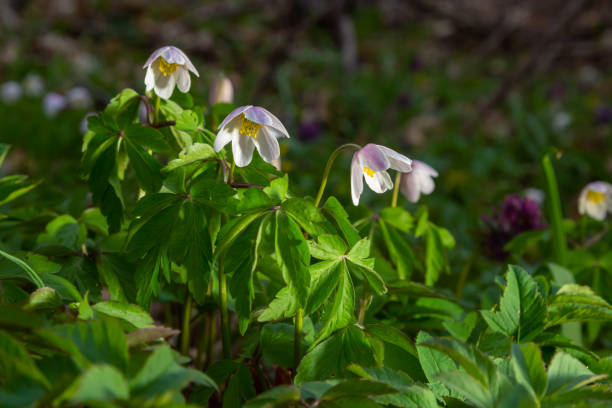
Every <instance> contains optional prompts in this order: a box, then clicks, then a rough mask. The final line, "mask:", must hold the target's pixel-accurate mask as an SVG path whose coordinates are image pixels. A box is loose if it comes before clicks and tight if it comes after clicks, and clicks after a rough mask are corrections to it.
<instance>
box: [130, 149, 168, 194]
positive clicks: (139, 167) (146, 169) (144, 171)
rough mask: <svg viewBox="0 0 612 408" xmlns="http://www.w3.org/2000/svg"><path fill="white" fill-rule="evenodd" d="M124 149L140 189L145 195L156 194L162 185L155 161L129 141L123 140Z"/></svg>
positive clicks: (159, 165) (159, 171)
mask: <svg viewBox="0 0 612 408" xmlns="http://www.w3.org/2000/svg"><path fill="white" fill-rule="evenodd" d="M124 146H125V149H126V151H127V154H128V157H129V158H130V162H131V163H132V166H134V171H135V172H136V178H137V179H138V183H139V184H140V187H142V189H143V190H144V191H146V192H147V193H156V192H157V191H159V189H160V187H161V185H162V176H161V168H162V165H161V164H159V162H158V161H157V160H155V158H154V157H153V156H151V155H150V154H149V153H147V152H146V151H145V150H144V149H142V148H141V147H139V146H137V145H135V144H134V143H132V141H130V140H129V139H125V142H124Z"/></svg>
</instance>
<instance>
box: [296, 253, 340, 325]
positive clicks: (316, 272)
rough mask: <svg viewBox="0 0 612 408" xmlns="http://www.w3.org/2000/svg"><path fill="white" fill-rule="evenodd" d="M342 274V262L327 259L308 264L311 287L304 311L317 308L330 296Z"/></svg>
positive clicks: (312, 310) (311, 310) (308, 311)
mask: <svg viewBox="0 0 612 408" xmlns="http://www.w3.org/2000/svg"><path fill="white" fill-rule="evenodd" d="M342 274H343V268H342V262H341V261H338V260H328V261H323V262H319V263H316V264H314V265H311V266H310V278H311V285H310V286H311V288H310V294H309V295H308V306H307V307H306V310H305V313H306V315H309V314H311V313H313V312H315V311H317V310H318V309H319V307H321V305H322V304H323V303H325V301H327V299H329V298H330V296H331V295H332V292H333V291H334V289H335V288H336V287H337V286H338V282H339V280H340V278H341V277H342Z"/></svg>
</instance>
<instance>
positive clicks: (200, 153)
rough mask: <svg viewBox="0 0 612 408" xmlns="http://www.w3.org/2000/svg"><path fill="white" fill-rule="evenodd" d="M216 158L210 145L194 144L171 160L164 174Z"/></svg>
mask: <svg viewBox="0 0 612 408" xmlns="http://www.w3.org/2000/svg"><path fill="white" fill-rule="evenodd" d="M215 157H217V154H216V153H215V150H214V149H213V148H212V146H211V145H209V144H206V143H194V144H192V145H190V146H187V147H186V148H184V149H183V150H182V151H181V152H180V153H179V155H178V158H176V159H174V160H171V161H170V162H169V163H168V164H167V165H166V167H164V169H163V171H164V172H170V171H172V170H174V169H177V168H179V167H182V166H187V165H188V164H192V163H195V162H197V161H205V160H211V159H214V158H215Z"/></svg>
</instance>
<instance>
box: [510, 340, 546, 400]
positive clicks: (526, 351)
mask: <svg viewBox="0 0 612 408" xmlns="http://www.w3.org/2000/svg"><path fill="white" fill-rule="evenodd" d="M512 369H513V372H514V377H515V378H516V381H517V382H518V383H519V384H521V385H523V387H524V388H525V389H526V390H527V391H528V392H529V393H530V395H531V397H532V399H533V401H534V402H537V401H539V400H540V399H541V398H542V397H543V396H544V394H545V392H546V387H547V385H548V379H547V377H546V370H545V368H544V361H543V360H542V353H541V352H540V349H539V348H538V346H536V345H535V344H533V343H525V344H521V345H518V344H513V345H512Z"/></svg>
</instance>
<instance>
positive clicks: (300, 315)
mask: <svg viewBox="0 0 612 408" xmlns="http://www.w3.org/2000/svg"><path fill="white" fill-rule="evenodd" d="M303 325H304V309H302V308H301V307H300V308H299V309H298V311H297V314H296V315H295V332H294V342H295V343H294V346H293V361H294V365H295V369H296V370H297V368H298V366H299V365H300V360H301V359H302V326H303Z"/></svg>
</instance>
